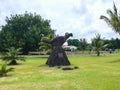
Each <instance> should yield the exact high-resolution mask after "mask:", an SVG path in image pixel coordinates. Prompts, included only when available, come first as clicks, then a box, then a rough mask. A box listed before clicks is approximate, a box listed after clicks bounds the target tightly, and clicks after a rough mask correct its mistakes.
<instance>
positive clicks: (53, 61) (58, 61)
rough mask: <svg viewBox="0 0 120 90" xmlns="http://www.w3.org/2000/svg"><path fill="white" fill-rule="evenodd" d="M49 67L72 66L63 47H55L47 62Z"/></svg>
mask: <svg viewBox="0 0 120 90" xmlns="http://www.w3.org/2000/svg"><path fill="white" fill-rule="evenodd" d="M46 64H47V65H49V66H60V65H70V62H69V60H68V58H67V55H66V53H65V51H64V49H63V48H62V47H61V46H58V47H55V48H54V49H53V51H52V53H51V54H50V56H49V58H48V60H47V62H46Z"/></svg>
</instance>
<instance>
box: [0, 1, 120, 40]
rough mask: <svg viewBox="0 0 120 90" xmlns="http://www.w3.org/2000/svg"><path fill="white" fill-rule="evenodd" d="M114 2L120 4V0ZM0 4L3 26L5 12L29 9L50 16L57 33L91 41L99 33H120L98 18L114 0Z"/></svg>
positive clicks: (16, 12) (1, 23)
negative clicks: (70, 34)
mask: <svg viewBox="0 0 120 90" xmlns="http://www.w3.org/2000/svg"><path fill="white" fill-rule="evenodd" d="M114 2H115V3H116V6H117V7H118V6H120V1H119V0H114ZM0 6H1V7H0V26H1V25H4V24H5V18H6V16H8V17H9V16H10V14H24V13H25V11H28V12H32V13H34V12H36V13H37V14H40V15H41V16H42V17H43V18H45V19H49V20H51V27H52V29H55V30H56V34H58V35H64V33H65V32H71V33H73V35H74V37H73V38H77V39H80V38H86V39H87V40H88V41H90V40H91V38H93V37H95V34H97V33H99V34H101V36H102V38H106V39H110V38H117V37H118V38H119V37H120V36H119V35H118V34H117V33H115V32H114V31H113V30H112V29H111V28H110V27H109V26H108V25H107V24H106V23H105V22H104V21H103V20H100V19H99V17H100V15H106V16H107V14H106V10H107V9H112V7H113V0H0ZM118 9H120V7H118ZM119 11H120V10H119Z"/></svg>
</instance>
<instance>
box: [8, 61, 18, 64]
mask: <svg viewBox="0 0 120 90" xmlns="http://www.w3.org/2000/svg"><path fill="white" fill-rule="evenodd" d="M9 65H17V62H16V60H12V61H11V62H10V63H9Z"/></svg>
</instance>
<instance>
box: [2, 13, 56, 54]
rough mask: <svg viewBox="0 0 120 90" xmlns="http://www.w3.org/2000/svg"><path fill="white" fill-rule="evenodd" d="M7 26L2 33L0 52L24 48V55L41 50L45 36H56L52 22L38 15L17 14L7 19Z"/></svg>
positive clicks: (3, 27)
mask: <svg viewBox="0 0 120 90" xmlns="http://www.w3.org/2000/svg"><path fill="white" fill-rule="evenodd" d="M5 21H6V25H4V26H2V30H1V31H0V51H4V50H6V48H10V47H15V48H22V52H23V54H27V53H28V52H29V51H34V50H36V49H38V48H39V41H40V40H41V38H42V37H43V36H48V35H51V36H54V33H55V31H54V30H52V29H51V26H50V20H47V19H46V20H45V19H43V18H42V17H41V16H40V15H37V14H36V13H34V14H32V13H27V12H25V14H16V15H11V16H10V18H8V17H6V20H5Z"/></svg>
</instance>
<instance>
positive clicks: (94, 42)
mask: <svg viewBox="0 0 120 90" xmlns="http://www.w3.org/2000/svg"><path fill="white" fill-rule="evenodd" d="M92 46H93V47H94V50H95V51H96V53H97V56H100V50H101V49H102V47H103V41H102V40H101V36H100V34H97V35H96V37H94V38H93V39H92Z"/></svg>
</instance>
